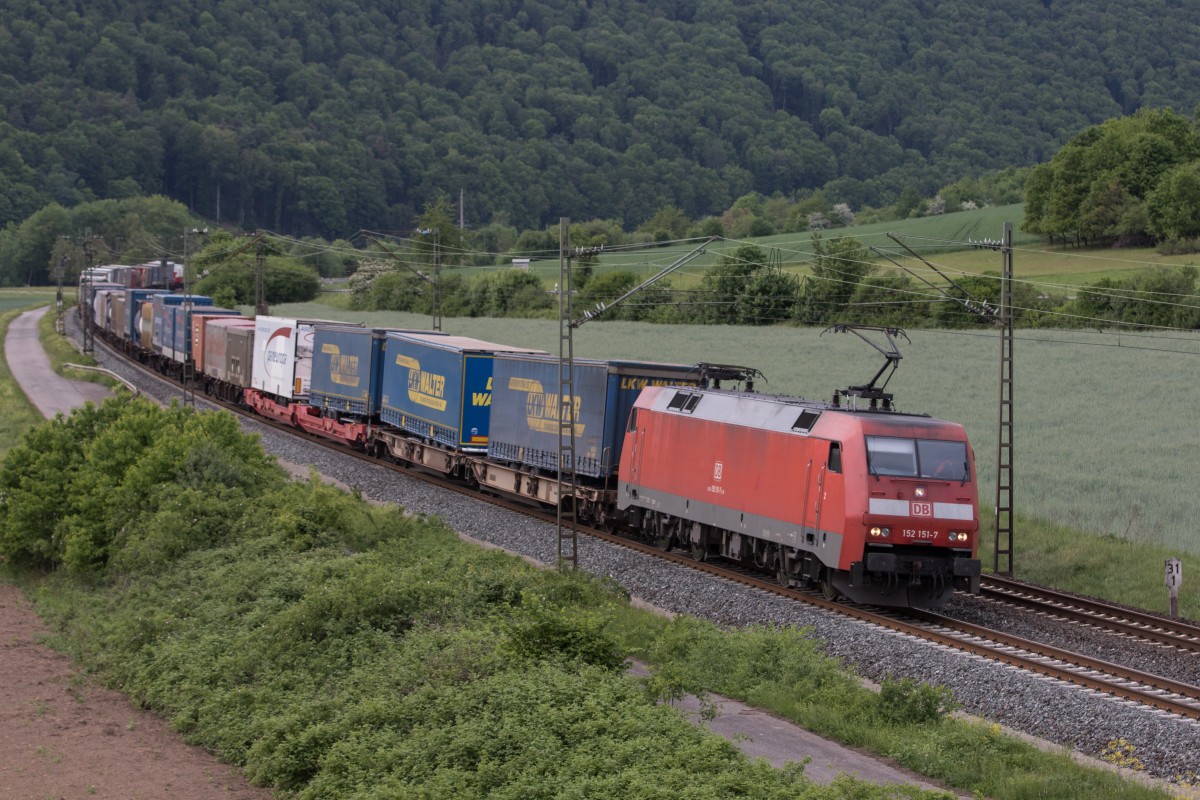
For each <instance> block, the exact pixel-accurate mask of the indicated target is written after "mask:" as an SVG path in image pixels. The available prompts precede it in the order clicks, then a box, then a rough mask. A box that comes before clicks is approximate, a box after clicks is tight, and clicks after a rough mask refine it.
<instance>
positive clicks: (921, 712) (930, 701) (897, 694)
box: [879, 677, 959, 725]
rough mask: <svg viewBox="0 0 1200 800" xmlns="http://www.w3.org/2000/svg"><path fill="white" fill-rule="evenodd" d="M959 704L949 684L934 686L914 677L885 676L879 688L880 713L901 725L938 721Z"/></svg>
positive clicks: (889, 720)
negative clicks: (947, 685)
mask: <svg viewBox="0 0 1200 800" xmlns="http://www.w3.org/2000/svg"><path fill="white" fill-rule="evenodd" d="M958 708H959V703H958V701H956V700H955V699H954V694H953V693H952V692H951V691H950V690H949V689H947V688H946V687H945V686H930V685H929V684H927V683H920V682H919V681H915V680H913V679H912V678H891V677H889V678H885V679H884V681H883V684H882V685H881V686H880V690H879V713H880V716H882V717H883V718H884V719H886V720H887V721H888V722H892V723H895V724H899V725H924V724H926V723H930V722H938V721H940V720H942V719H943V718H945V716H946V715H947V714H949V713H950V712H952V711H955V710H957V709H958Z"/></svg>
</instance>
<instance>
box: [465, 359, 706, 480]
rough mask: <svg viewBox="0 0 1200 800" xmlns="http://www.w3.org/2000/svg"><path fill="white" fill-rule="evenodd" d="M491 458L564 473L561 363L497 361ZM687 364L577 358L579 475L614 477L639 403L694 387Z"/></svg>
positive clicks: (693, 375) (694, 379)
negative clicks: (656, 389)
mask: <svg viewBox="0 0 1200 800" xmlns="http://www.w3.org/2000/svg"><path fill="white" fill-rule="evenodd" d="M492 370H493V382H492V414H491V435H490V437H489V439H488V456H489V457H490V458H494V459H497V460H500V461H509V462H513V463H518V464H524V465H526V466H531V467H537V468H539V469H543V470H547V471H550V472H557V471H558V434H559V426H560V420H561V418H562V412H563V407H564V404H563V403H562V402H560V399H559V383H558V359H556V358H553V357H547V356H529V355H513V354H497V355H496V359H495V362H494V365H493V368H492ZM697 377H698V373H697V370H696V368H695V367H692V366H688V365H685V364H659V363H654V362H648V361H597V360H592V359H578V358H577V359H575V369H574V373H573V379H574V385H575V397H574V400H573V402H572V404H571V405H572V408H573V410H574V420H575V424H574V428H575V471H576V472H577V473H578V474H579V475H585V476H588V477H592V478H607V477H609V476H611V475H614V474H615V473H616V471H617V467H618V466H619V465H620V462H621V444H622V442H623V441H624V439H625V425H626V422H627V421H628V419H629V412H630V410H631V409H632V408H633V403H634V401H635V400H637V397H638V395H639V394H640V393H641V391H642V389H643V388H644V387H646V386H695V385H696V382H697Z"/></svg>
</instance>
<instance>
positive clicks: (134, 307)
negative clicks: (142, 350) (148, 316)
mask: <svg viewBox="0 0 1200 800" xmlns="http://www.w3.org/2000/svg"><path fill="white" fill-rule="evenodd" d="M166 293H167V290H166V289H126V290H125V323H124V327H123V328H122V329H121V334H120V335H121V338H122V339H125V340H126V341H131V342H134V343H137V342H138V341H139V336H140V332H139V328H138V320H139V319H141V318H142V303H145V302H147V301H149V299H150V298H151V297H153V296H154V295H156V294H166Z"/></svg>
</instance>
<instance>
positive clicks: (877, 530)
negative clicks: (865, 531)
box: [870, 525, 892, 539]
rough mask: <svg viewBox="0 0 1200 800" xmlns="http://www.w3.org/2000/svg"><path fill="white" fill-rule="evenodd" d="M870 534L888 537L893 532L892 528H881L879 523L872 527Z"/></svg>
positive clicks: (883, 537) (876, 536) (877, 536)
mask: <svg viewBox="0 0 1200 800" xmlns="http://www.w3.org/2000/svg"><path fill="white" fill-rule="evenodd" d="M870 534H871V535H872V536H874V537H875V538H876V539H886V538H887V537H888V536H890V535H891V534H892V529H891V528H881V527H879V526H878V525H876V526H875V527H874V528H871V530H870Z"/></svg>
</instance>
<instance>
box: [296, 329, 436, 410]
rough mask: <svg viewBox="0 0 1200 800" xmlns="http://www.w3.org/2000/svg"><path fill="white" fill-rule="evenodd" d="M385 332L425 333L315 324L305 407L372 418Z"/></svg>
mask: <svg viewBox="0 0 1200 800" xmlns="http://www.w3.org/2000/svg"><path fill="white" fill-rule="evenodd" d="M389 333H427V334H429V335H431V336H441V335H442V334H440V333H437V332H436V331H417V330H413V329H412V328H363V327H361V326H357V325H338V324H334V323H317V325H316V326H315V332H314V334H313V358H312V378H311V383H310V384H309V390H308V404H309V405H310V406H313V407H315V408H321V409H324V410H325V411H326V412H327V413H326V416H328V415H329V413H330V412H331V413H338V414H353V415H355V416H359V417H364V418H372V417H375V416H376V415H378V414H379V408H380V397H381V395H382V390H383V359H384V358H385V353H386V351H387V339H388V334H389Z"/></svg>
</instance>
